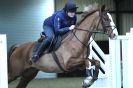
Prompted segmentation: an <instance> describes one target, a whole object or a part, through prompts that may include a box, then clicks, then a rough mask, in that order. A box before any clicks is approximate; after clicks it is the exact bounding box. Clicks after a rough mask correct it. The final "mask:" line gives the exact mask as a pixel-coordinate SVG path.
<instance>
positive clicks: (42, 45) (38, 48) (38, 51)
mask: <svg viewBox="0 0 133 88" xmlns="http://www.w3.org/2000/svg"><path fill="white" fill-rule="evenodd" d="M48 45H49V42H48V41H47V39H43V40H42V41H40V40H38V42H37V44H36V45H35V47H34V49H33V53H32V61H33V62H36V61H37V60H38V59H39V58H40V56H41V55H42V53H43V52H44V50H45V49H47V47H48Z"/></svg>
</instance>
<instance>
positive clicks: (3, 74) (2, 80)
mask: <svg viewBox="0 0 133 88" xmlns="http://www.w3.org/2000/svg"><path fill="white" fill-rule="evenodd" d="M0 88H8V81H7V43H6V35H4V34H2V35H0Z"/></svg>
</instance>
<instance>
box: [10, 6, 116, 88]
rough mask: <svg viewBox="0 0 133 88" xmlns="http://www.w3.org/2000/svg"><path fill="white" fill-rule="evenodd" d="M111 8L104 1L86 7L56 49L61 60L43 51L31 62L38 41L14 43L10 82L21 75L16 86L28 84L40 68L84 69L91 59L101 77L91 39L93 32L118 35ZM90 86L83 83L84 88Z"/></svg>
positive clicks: (58, 69)
mask: <svg viewBox="0 0 133 88" xmlns="http://www.w3.org/2000/svg"><path fill="white" fill-rule="evenodd" d="M108 11H109V10H108V9H106V7H105V5H103V6H99V5H97V4H93V5H89V6H88V7H87V8H86V9H85V10H84V11H83V13H82V14H81V19H80V21H79V22H77V24H76V27H75V28H74V29H73V30H72V31H71V32H69V34H68V35H67V36H66V37H65V38H64V39H63V40H62V41H61V45H60V47H59V48H58V49H57V50H56V51H55V52H54V53H55V54H56V57H57V59H58V63H57V61H55V60H54V57H53V56H52V53H51V52H50V53H45V54H43V55H42V56H41V57H40V59H39V60H38V61H37V62H36V63H32V64H30V63H29V60H30V58H31V55H32V50H33V47H34V46H35V41H34V42H27V43H23V44H16V45H14V46H12V47H11V49H10V51H9V55H8V82H9V83H11V82H12V81H14V80H15V79H17V78H18V77H20V82H19V83H18V85H17V87H16V88H26V86H27V85H28V83H29V82H30V81H31V80H33V79H34V78H35V76H36V75H37V73H38V71H39V70H41V71H44V72H49V73H52V72H54V73H63V72H70V71H73V70H75V69H85V68H86V67H88V66H90V63H91V64H92V65H94V66H95V69H96V71H97V77H98V73H99V69H100V62H99V61H98V60H95V59H89V58H88V55H89V52H90V49H89V48H88V46H89V45H90V44H88V41H89V40H90V37H91V36H92V34H93V33H104V34H107V35H108V37H110V38H115V37H116V36H117V35H118V34H117V33H116V31H117V30H116V28H115V27H114V25H113V24H114V22H113V20H112V17H111V15H110V14H109V13H108ZM112 23H113V24H112ZM87 53H88V54H87ZM97 77H93V78H92V79H91V81H90V83H88V85H89V86H91V85H92V84H93V83H94V81H96V78H97ZM87 87H88V86H86V87H85V86H84V88H87Z"/></svg>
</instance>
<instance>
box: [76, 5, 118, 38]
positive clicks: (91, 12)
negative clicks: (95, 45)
mask: <svg viewBox="0 0 133 88" xmlns="http://www.w3.org/2000/svg"><path fill="white" fill-rule="evenodd" d="M108 12H109V10H106V9H105V5H103V6H102V7H101V8H100V9H99V8H98V5H97V4H94V5H90V6H89V7H86V10H85V11H84V12H83V14H82V20H81V21H80V22H79V26H78V28H79V29H87V31H89V32H92V33H104V34H107V35H108V36H109V37H110V38H115V37H116V36H117V35H118V32H117V29H116V27H115V24H114V22H113V20H112V17H111V15H110V14H109V13H108ZM86 25H87V26H86ZM85 26H86V27H85Z"/></svg>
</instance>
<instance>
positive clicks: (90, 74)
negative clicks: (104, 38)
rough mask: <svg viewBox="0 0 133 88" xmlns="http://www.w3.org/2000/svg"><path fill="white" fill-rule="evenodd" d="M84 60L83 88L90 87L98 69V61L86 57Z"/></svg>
mask: <svg viewBox="0 0 133 88" xmlns="http://www.w3.org/2000/svg"><path fill="white" fill-rule="evenodd" d="M86 62H87V63H86V74H87V78H86V79H85V80H84V81H83V88H87V87H90V86H91V85H92V84H93V83H94V82H95V81H96V80H97V79H98V74H99V69H100V61H98V60H94V59H88V60H87V61H86Z"/></svg>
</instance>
